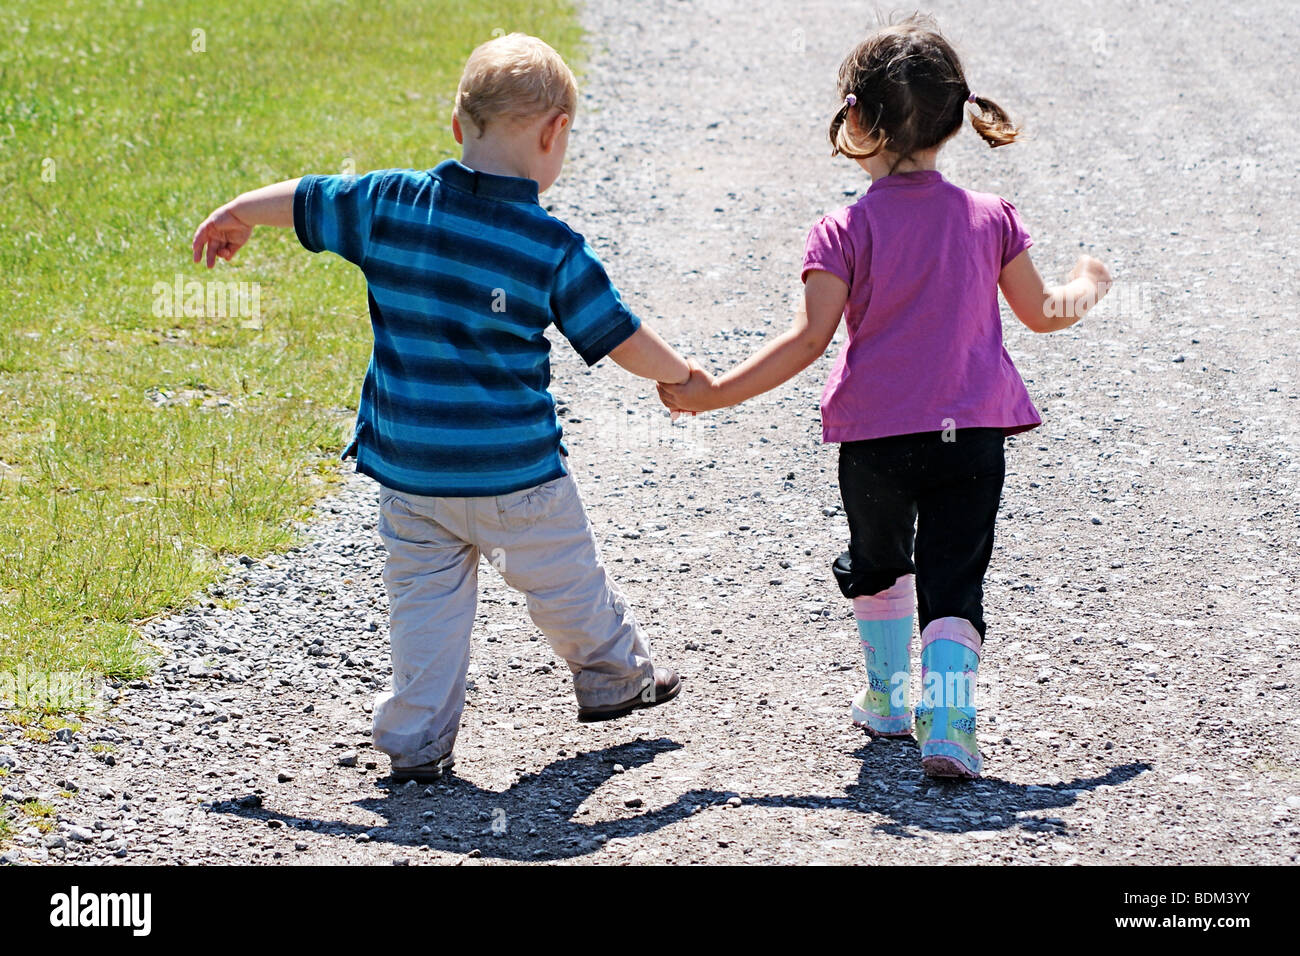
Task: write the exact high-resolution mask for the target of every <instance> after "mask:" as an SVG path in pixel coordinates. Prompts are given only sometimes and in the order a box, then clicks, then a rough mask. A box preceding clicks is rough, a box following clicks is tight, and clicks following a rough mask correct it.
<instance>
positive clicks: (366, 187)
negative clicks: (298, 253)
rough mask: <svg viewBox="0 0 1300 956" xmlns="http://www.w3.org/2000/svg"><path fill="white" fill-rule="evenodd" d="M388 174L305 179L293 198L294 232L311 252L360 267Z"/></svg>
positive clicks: (384, 171)
mask: <svg viewBox="0 0 1300 956" xmlns="http://www.w3.org/2000/svg"><path fill="white" fill-rule="evenodd" d="M386 174H387V171H386V170H379V171H377V172H372V173H366V174H365V175H364V176H304V177H302V179H301V180H299V182H298V188H297V189H296V190H295V191H294V194H293V228H294V231H295V232H296V233H297V234H298V241H299V242H301V243H302V244H303V246H304V247H305V248H307V249H309V250H310V251H312V252H324V251H326V250H328V251H330V252H334V253H337V254H338V255H340V256H342V257H343V258H344V259H347V260H348V261H349V262H352V263H355V264H356V265H361V264H362V263H363V262H364V261H365V258H366V252H367V248H368V247H369V245H370V224H371V222H372V220H373V219H374V213H375V204H376V201H377V199H378V195H379V188H380V184H381V183H382V182H383V179H384V177H385V175H386Z"/></svg>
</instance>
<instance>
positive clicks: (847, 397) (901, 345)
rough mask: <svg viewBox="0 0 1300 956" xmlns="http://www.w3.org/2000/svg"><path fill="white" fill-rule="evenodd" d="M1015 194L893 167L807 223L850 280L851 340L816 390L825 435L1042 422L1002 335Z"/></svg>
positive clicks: (1013, 249)
mask: <svg viewBox="0 0 1300 956" xmlns="http://www.w3.org/2000/svg"><path fill="white" fill-rule="evenodd" d="M1032 241H1033V240H1031V239H1030V238H1029V234H1028V233H1027V232H1025V229H1024V227H1023V226H1022V225H1021V223H1020V217H1019V215H1017V213H1016V209H1015V207H1014V206H1012V205H1011V203H1009V202H1007V201H1006V200H1005V199H1001V198H999V197H998V196H994V195H990V194H988V193H975V192H969V191H967V190H965V189H962V188H961V187H960V186H955V185H953V184H952V183H950V182H948V181H947V180H946V179H944V178H943V176H942V175H941V174H940V173H939V172H938V171H936V170H923V171H921V172H915V173H897V174H895V175H893V176H886V177H883V178H881V179H878V180H876V181H875V182H873V183H872V184H871V188H870V189H868V190H867V192H866V195H864V196H863V197H862V198H861V199H859V200H858V201H857V202H855V203H853V204H852V205H850V206H845V207H844V208H843V209H839V210H837V211H836V212H833V213H831V214H830V215H827V216H823V217H822V219H821V221H819V222H818V223H817V224H816V225H815V226H813V227H812V230H811V231H810V232H809V233H808V244H807V247H806V249H805V251H804V260H803V278H804V279H807V276H808V273H809V272H810V271H812V270H814V269H820V270H823V271H825V272H829V273H831V274H832V275H836V276H839V277H840V278H841V279H843V280H844V281H845V282H846V283H848V286H849V299H848V302H847V304H846V305H845V307H844V320H845V324H846V326H847V328H848V341H847V342H845V344H844V348H843V349H842V350H841V351H840V354H839V357H838V358H837V359H836V360H835V367H834V369H833V370H832V371H831V375H830V378H829V379H828V380H827V382H826V388H825V390H824V391H823V392H822V440H823V441H826V442H845V441H859V440H862V439H866V438H881V437H884V436H886V435H907V434H911V433H914V432H929V431H942V430H944V429H946V428H1001V429H1003V431H1004V432H1005V433H1006V434H1008V435H1011V434H1014V433H1015V432H1021V431H1025V430H1026V429H1030V428H1033V427H1034V426H1035V425H1040V424H1042V419H1041V418H1039V417H1038V409H1036V408H1035V407H1034V403H1033V401H1032V400H1031V399H1030V398H1029V393H1028V392H1027V391H1026V390H1025V384H1024V382H1022V381H1021V380H1020V373H1019V372H1017V371H1016V367H1015V365H1013V364H1012V363H1011V356H1009V355H1008V354H1007V350H1006V349H1005V348H1004V347H1003V345H1002V319H1001V316H1000V315H999V312H998V275H999V273H1001V271H1002V267H1003V266H1005V265H1006V264H1007V263H1008V262H1010V261H1011V260H1012V259H1014V258H1015V257H1016V256H1018V255H1020V253H1022V252H1024V251H1025V250H1026V249H1028V248H1029V246H1030V245H1031V244H1032Z"/></svg>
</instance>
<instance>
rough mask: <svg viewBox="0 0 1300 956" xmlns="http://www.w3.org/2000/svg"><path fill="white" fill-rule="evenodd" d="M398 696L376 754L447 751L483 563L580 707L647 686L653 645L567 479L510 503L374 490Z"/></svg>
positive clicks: (431, 755) (461, 701) (379, 713)
mask: <svg viewBox="0 0 1300 956" xmlns="http://www.w3.org/2000/svg"><path fill="white" fill-rule="evenodd" d="M379 535H380V537H381V538H382V539H383V542H384V546H385V547H386V548H387V549H388V558H387V560H386V561H385V563H384V586H385V588H386V589H387V591H388V601H389V612H390V623H389V637H390V641H391V644H392V657H393V689H392V691H391V692H388V693H382V694H379V695H378V696H377V697H376V699H375V714H374V717H375V723H374V745H375V747H376V748H377V749H378V750H381V751H383V752H384V753H386V754H388V755H389V756H390V757H391V758H392V761H393V764H394V765H395V766H399V767H409V766H414V765H416V764H421V763H427V762H428V761H431V760H436V759H438V758H440V757H443V756H445V755H446V754H449V753H450V752H451V750H452V746H453V745H454V744H455V742H456V731H457V730H458V728H459V726H460V717H461V711H462V710H463V708H464V706H465V675H466V672H467V670H468V667H469V649H470V631H471V629H472V627H473V625H474V612H475V608H476V606H477V603H478V566H479V557H480V555H481V556H483V557H485V558H487V559H488V561H489V562H490V563H491V564H492V565H493V567H495V568H496V569H497V570H498V571H500V572H501V575H502V577H504V578H505V580H506V582H507V583H508V584H509V585H510V586H511V587H513V588H515V589H516V590H518V591H521V592H523V594H524V595H525V596H526V597H527V599H528V613H529V615H530V616H531V617H532V619H533V623H534V624H536V625H537V627H538V628H539V629H540V630H541V632H542V633H543V634H544V635H545V636H546V639H547V640H548V641H550V643H551V647H552V648H554V650H555V653H557V654H558V655H560V656H561V657H563V658H564V660H565V661H566V662H567V663H568V665H569V670H570V671H571V672H572V673H573V689H574V692H575V694H576V696H577V698H578V704H579V705H580V706H583V707H593V706H602V705H606V704H615V703H620V702H622V701H625V700H629V699H631V698H633V697H636V696H637V695H638V694H639V693H641V691H642V690H643V688H645V687H647V686H652V685H653V683H654V667H653V665H652V664H651V661H650V647H649V645H648V643H647V642H646V638H645V635H644V633H642V631H641V628H640V626H639V625H638V624H637V622H636V619H635V618H634V617H633V615H632V612H631V610H630V609H629V608H628V606H627V603H626V600H625V599H624V597H623V595H622V593H621V592H620V591H619V590H618V588H617V586H616V585H615V584H614V582H613V581H612V580H611V579H610V577H609V575H608V574H607V573H606V571H605V568H604V565H602V564H601V561H600V556H599V554H598V553H597V550H596V539H595V537H594V536H593V534H592V531H591V524H590V523H589V522H588V521H587V515H586V512H585V511H583V508H582V499H581V498H580V497H579V495H578V488H577V485H576V484H574V481H573V477H572V476H571V475H566V476H564V477H562V478H556V479H555V480H554V481H548V482H545V483H544V484H540V485H537V486H536V487H533V488H528V489H525V490H523V491H517V492H514V493H512V494H508V495H500V496H498V497H485V498H433V497H425V496H422V495H413V494H408V493H407V492H404V491H397V490H395V489H393V488H388V487H386V486H384V485H382V484H381V485H380V488H379Z"/></svg>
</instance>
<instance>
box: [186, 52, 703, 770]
mask: <svg viewBox="0 0 1300 956" xmlns="http://www.w3.org/2000/svg"><path fill="white" fill-rule="evenodd" d="M576 107H577V84H576V82H575V80H574V77H573V73H572V72H571V71H570V70H569V68H568V66H567V65H566V64H565V63H564V61H563V60H562V59H561V58H560V56H559V55H558V54H557V53H556V52H555V51H554V50H552V49H551V48H550V47H549V46H547V45H546V44H545V43H543V42H542V41H541V40H538V39H536V38H535V37H528V36H524V35H522V34H511V35H509V36H504V37H501V38H498V39H495V40H492V41H490V42H488V43H484V44H483V45H482V46H480V47H479V48H478V49H476V50H475V51H474V52H473V54H472V55H471V56H470V58H469V61H468V63H467V64H466V66H465V72H464V75H463V76H462V77H461V80H460V86H459V89H458V91H457V94H456V107H455V111H454V114H453V117H452V132H453V133H454V134H455V137H456V142H457V143H460V144H461V145H462V147H463V154H462V158H461V161H459V162H457V161H456V160H450V159H449V160H447V161H446V162H443V163H442V164H440V165H439V166H437V167H436V168H434V169H432V170H427V171H415V170H380V171H376V172H372V173H368V174H366V175H364V176H304V177H302V178H301V179H294V180H289V181H287V182H283V183H277V184H276V185H273V186H266V187H264V188H262V189H257V190H254V191H252V192H249V193H245V194H243V195H241V196H239V197H238V198H236V199H234V200H233V201H232V202H230V203H227V204H226V205H224V206H222V207H221V208H219V209H217V210H216V211H215V212H214V213H212V215H210V216H209V217H208V218H207V219H206V220H204V222H203V224H202V225H200V226H199V228H198V231H197V232H195V234H194V261H195V262H198V261H200V259H201V258H202V257H203V252H204V247H205V246H206V248H207V257H206V259H207V265H208V267H209V268H211V267H212V265H213V264H214V262H215V261H216V259H217V258H218V257H220V258H222V259H226V260H229V259H231V258H232V257H233V256H234V255H235V253H236V252H238V251H239V249H240V248H241V247H242V246H243V245H244V243H245V242H247V241H248V238H249V236H250V235H251V233H252V230H253V227H254V226H257V225H267V226H281V227H285V228H288V227H293V228H294V229H295V230H296V232H297V235H298V239H299V240H300V241H301V242H302V244H303V245H304V246H305V247H306V248H307V249H309V250H310V251H312V252H320V251H322V250H325V249H328V250H329V251H331V252H335V253H337V254H338V255H340V256H343V257H344V258H345V259H347V260H348V261H349V262H353V263H355V264H356V265H358V266H360V267H361V269H362V271H363V272H364V273H365V276H366V281H367V285H368V292H369V296H368V298H369V303H370V319H371V326H372V328H373V330H374V336H375V342H374V351H373V352H372V354H371V358H370V366H369V368H368V369H367V371H366V377H365V381H364V383H363V384H362V387H361V400H360V403H359V405H358V410H357V423H356V431H355V434H354V436H353V439H352V441H351V443H350V444H349V446H348V447H347V449H345V450H344V452H343V457H344V458H346V457H348V456H349V455H352V456H354V457H355V458H356V462H357V465H356V467H357V471H359V472H362V473H363V474H367V475H369V476H370V477H372V478H374V479H375V480H376V481H377V482H378V483H379V506H380V520H379V534H380V536H381V538H382V539H383V542H384V544H385V546H386V547H387V549H388V556H387V560H386V562H385V564H384V575H383V577H384V585H385V588H386V589H387V591H388V598H389V605H390V612H391V614H390V617H391V619H390V631H389V636H390V640H391V644H392V658H393V689H392V691H391V693H383V694H380V695H379V696H378V697H377V698H376V703H375V712H374V744H375V747H376V748H378V749H379V750H382V751H383V752H384V753H386V754H388V755H389V756H390V758H391V759H392V767H393V774H392V779H393V780H394V781H396V782H404V781H407V780H416V781H420V782H428V781H432V780H436V779H437V778H438V777H440V776H441V775H442V773H443V772H444V771H445V770H447V769H449V768H450V767H451V764H452V747H453V745H454V744H455V741H456V732H457V729H458V728H459V725H460V716H461V711H462V709H463V707H464V704H465V675H466V671H467V668H468V666H469V649H470V630H471V627H472V626H473V623H474V612H475V605H476V600H477V575H478V563H479V557H480V555H484V556H486V557H488V558H489V560H490V561H491V563H492V564H493V566H494V567H496V568H497V569H498V570H499V571H500V572H501V574H502V575H503V576H504V578H505V579H506V581H507V582H508V583H509V584H510V585H511V586H512V587H514V588H516V589H518V590H519V591H521V592H523V593H524V594H525V595H526V596H527V599H528V612H529V614H530V615H531V617H532V619H533V621H534V623H535V624H536V625H537V627H538V628H539V629H540V630H541V631H542V633H544V634H545V635H546V637H547V639H548V640H549V641H550V643H551V646H552V647H553V648H554V650H555V652H556V653H557V654H559V655H560V656H561V657H563V658H564V659H565V661H567V662H568V665H569V669H570V671H571V672H572V673H573V686H574V692H575V694H576V696H577V699H578V704H579V710H578V719H579V720H581V721H590V720H604V719H609V718H613V717H620V716H622V715H624V714H627V713H629V712H631V711H632V710H634V709H636V708H638V707H648V706H653V705H655V704H659V703H663V702H664V701H667V700H670V699H672V698H673V697H675V696H676V695H677V692H678V690H679V689H680V682H679V679H678V676H677V674H676V673H675V672H674V671H672V670H670V669H668V668H656V667H654V666H653V664H652V663H651V660H650V648H649V645H648V643H647V641H646V637H645V634H644V633H643V632H642V630H641V628H640V626H639V625H638V623H637V621H636V619H635V618H634V617H633V615H632V613H631V611H630V610H629V609H628V607H627V605H626V603H625V600H624V598H623V596H622V594H621V592H620V591H619V590H618V588H617V586H616V585H615V584H614V582H613V581H612V580H611V579H610V578H609V576H608V574H607V573H606V571H605V568H604V566H603V565H602V564H601V561H600V557H599V555H598V553H597V550H596V541H595V538H594V536H593V534H592V530H591V525H590V524H589V523H588V521H587V517H586V514H585V513H584V511H583V507H582V502H581V500H580V498H579V496H578V489H577V487H576V485H575V484H574V481H573V478H572V477H571V476H570V474H569V471H568V468H567V467H566V464H565V457H566V455H567V452H566V450H565V448H564V445H563V444H562V443H561V440H560V436H561V429H560V425H559V422H558V421H557V419H556V415H555V403H554V400H553V398H552V397H551V394H550V392H549V391H548V390H547V387H548V385H549V384H550V363H549V360H548V352H549V348H550V346H549V344H548V342H547V340H546V338H545V336H544V335H543V331H544V329H545V328H546V327H547V326H548V325H550V324H551V323H552V322H554V323H555V325H556V327H557V328H558V329H559V330H560V331H561V332H562V333H563V334H564V335H565V337H566V338H568V340H569V342H570V343H571V344H572V345H573V347H574V348H575V349H576V350H577V352H578V354H579V355H581V356H582V358H583V360H584V361H586V363H587V364H588V365H592V364H594V363H596V362H598V361H600V360H601V359H602V358H604V357H605V356H606V355H608V356H609V357H610V358H612V359H613V360H614V361H615V362H617V363H618V364H619V365H621V366H622V367H623V368H625V369H627V370H628V371H629V372H632V373H633V374H636V375H640V376H643V377H645V378H648V379H651V380H656V381H665V382H673V383H679V382H685V381H686V380H687V379H688V378H689V377H690V370H689V368H688V367H687V364H686V362H685V361H684V360H683V359H682V358H681V356H680V355H678V354H677V352H675V351H674V350H673V349H672V348H670V347H669V346H668V345H666V344H665V343H664V342H663V341H662V340H661V339H660V338H659V337H658V336H657V335H656V334H655V333H654V331H652V330H651V329H650V328H649V327H648V326H646V325H643V324H642V323H641V322H640V321H639V320H638V319H637V317H636V316H635V315H633V314H632V313H631V312H630V311H629V310H628V309H627V307H626V306H625V305H624V304H623V301H622V299H621V298H620V297H619V294H618V292H617V290H616V289H615V288H614V287H613V285H612V284H611V283H610V280H609V278H608V276H607V275H606V273H605V270H604V268H603V267H602V266H601V264H600V261H599V260H598V259H597V258H596V255H595V253H594V252H593V251H592V249H591V247H590V246H589V245H588V244H587V243H586V242H585V240H584V239H583V238H582V236H580V235H578V234H577V233H576V232H574V231H573V230H572V229H570V228H569V227H568V226H566V225H565V224H564V223H562V222H560V221H559V220H558V219H555V218H553V217H551V216H550V215H549V214H548V213H546V212H545V211H544V210H543V209H542V208H541V206H540V205H539V204H538V201H537V197H538V194H539V193H542V192H545V191H546V190H547V189H548V188H549V187H550V186H551V185H552V184H553V183H554V182H555V180H556V178H558V176H559V175H560V167H561V165H562V164H563V161H564V154H565V150H566V148H567V146H568V136H569V126H570V123H571V121H572V116H573V114H574V111H575V109H576Z"/></svg>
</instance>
